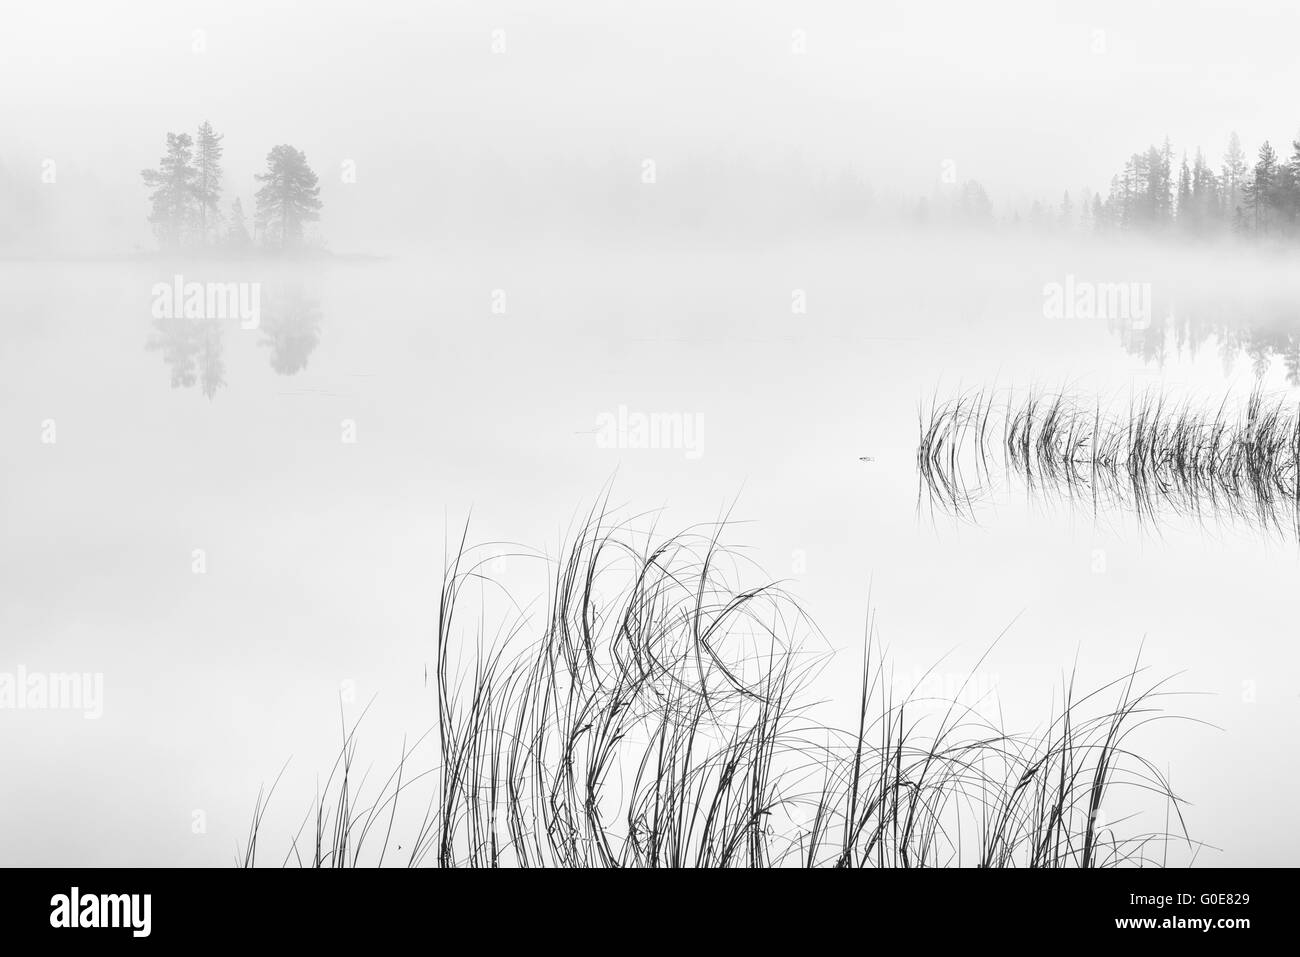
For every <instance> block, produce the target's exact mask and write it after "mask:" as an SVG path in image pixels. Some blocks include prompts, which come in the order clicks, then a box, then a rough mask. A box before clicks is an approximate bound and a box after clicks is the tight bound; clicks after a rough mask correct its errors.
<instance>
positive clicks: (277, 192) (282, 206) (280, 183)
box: [256, 145, 322, 249]
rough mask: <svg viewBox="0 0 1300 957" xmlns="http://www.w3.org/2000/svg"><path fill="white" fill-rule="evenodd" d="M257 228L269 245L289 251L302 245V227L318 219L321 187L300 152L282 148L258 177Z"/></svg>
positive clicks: (270, 157)
mask: <svg viewBox="0 0 1300 957" xmlns="http://www.w3.org/2000/svg"><path fill="white" fill-rule="evenodd" d="M257 181H258V182H259V183H261V184H262V187H261V189H259V190H258V191H257V197H256V198H257V225H258V227H259V228H260V229H261V230H262V231H263V235H264V236H265V241H266V242H267V243H268V244H271V245H276V246H279V247H280V248H281V249H289V248H292V247H294V246H297V245H299V244H300V243H301V242H302V235H303V225H304V224H306V223H309V222H315V221H317V220H319V219H320V208H321V205H322V204H321V201H320V186H319V185H318V182H319V181H318V179H317V176H316V174H315V173H314V172H312V168H311V167H310V166H308V165H307V157H306V156H305V155H303V153H302V151H301V150H297V149H294V148H293V147H292V146H288V145H281V146H277V147H275V148H274V149H272V150H271V152H270V153H268V154H267V155H266V172H265V173H258V174H257Z"/></svg>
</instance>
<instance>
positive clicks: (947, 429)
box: [916, 386, 1300, 538]
mask: <svg viewBox="0 0 1300 957" xmlns="http://www.w3.org/2000/svg"><path fill="white" fill-rule="evenodd" d="M918 426H919V429H920V440H919V443H918V446H917V453H916V455H917V476H918V485H919V488H918V507H919V506H920V505H921V503H922V501H925V502H927V503H928V504H929V506H930V507H931V509H932V510H937V511H940V512H943V513H946V514H948V515H950V516H954V517H957V518H960V519H966V520H971V521H977V519H978V511H979V508H980V506H982V505H985V504H988V503H990V502H993V501H995V500H996V499H997V498H998V495H999V494H1000V493H1001V492H1003V491H1006V490H1007V489H1008V487H1010V486H1011V485H1012V484H1018V485H1019V486H1020V487H1022V488H1023V489H1024V490H1025V491H1026V492H1028V493H1030V494H1035V495H1037V496H1039V497H1040V498H1043V499H1046V500H1053V501H1058V500H1059V501H1064V502H1066V503H1068V504H1071V505H1076V506H1077V505H1082V506H1084V507H1086V508H1088V509H1090V510H1091V512H1092V514H1093V515H1094V517H1096V516H1097V515H1099V514H1100V513H1101V512H1102V511H1105V510H1124V511H1128V512H1131V513H1132V514H1134V515H1135V516H1136V517H1137V519H1138V521H1139V522H1140V523H1143V524H1147V525H1155V524H1158V523H1159V522H1160V521H1161V519H1162V518H1164V517H1166V516H1172V517H1175V518H1181V519H1190V520H1192V521H1194V522H1196V523H1201V524H1203V523H1205V522H1207V521H1210V520H1214V521H1218V522H1220V523H1227V524H1231V523H1239V524H1244V525H1245V526H1246V527H1249V528H1251V529H1253V530H1263V531H1271V532H1276V533H1282V534H1291V535H1294V536H1296V537H1297V538H1300V407H1297V406H1296V404H1295V402H1294V401H1293V400H1291V399H1288V398H1287V397H1286V396H1281V395H1279V396H1275V397H1271V398H1270V397H1269V396H1267V395H1265V393H1264V392H1263V391H1262V389H1261V388H1259V387H1258V386H1257V387H1256V388H1255V389H1253V390H1252V391H1251V393H1250V395H1249V396H1248V397H1247V398H1246V399H1245V400H1244V401H1242V400H1239V399H1238V400H1234V399H1233V398H1232V396H1231V395H1225V396H1224V397H1223V398H1222V399H1221V400H1219V401H1218V402H1208V403H1196V402H1195V401H1194V400H1193V398H1191V397H1184V398H1182V399H1180V400H1179V399H1175V398H1173V397H1171V396H1170V395H1168V394H1166V393H1165V392H1163V391H1161V390H1159V389H1148V390H1146V391H1144V392H1141V393H1138V392H1134V393H1133V394H1132V395H1131V396H1130V397H1129V399H1128V402H1127V403H1116V402H1105V401H1103V400H1102V399H1101V398H1100V397H1096V398H1093V399H1091V400H1087V399H1084V398H1082V397H1080V396H1078V395H1076V394H1073V393H1072V392H1070V391H1068V390H1059V391H1049V390H1039V389H1029V390H1027V391H1025V392H1023V393H1020V394H1017V393H1016V392H1015V390H1012V391H1010V392H1009V393H1008V394H1007V395H1006V396H1005V397H1001V396H999V395H998V394H997V392H996V390H993V389H980V390H972V391H968V392H963V393H961V394H959V395H957V396H955V397H953V398H951V399H947V400H944V401H940V400H939V399H938V397H936V398H935V399H934V400H933V401H932V402H931V404H930V405H929V406H928V407H926V406H922V407H921V409H920V410H919V411H918Z"/></svg>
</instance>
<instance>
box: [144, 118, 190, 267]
mask: <svg viewBox="0 0 1300 957" xmlns="http://www.w3.org/2000/svg"><path fill="white" fill-rule="evenodd" d="M193 147H194V141H193V140H191V139H190V135H189V134H188V133H168V134H167V152H166V153H165V154H163V157H162V159H161V160H160V161H159V163H158V169H156V170H154V169H146V170H141V171H140V176H141V178H142V179H143V180H144V185H145V186H146V187H148V188H149V189H150V190H152V192H151V193H150V194H149V203H150V207H151V208H150V212H149V222H151V223H153V228H154V233H155V235H157V237H158V242H159V245H161V246H162V248H163V249H167V250H175V249H179V248H180V247H181V246H182V245H183V244H184V242H185V239H186V234H187V232H188V230H189V228H190V226H192V225H193V223H194V180H195V170H194V165H193V158H194V154H193Z"/></svg>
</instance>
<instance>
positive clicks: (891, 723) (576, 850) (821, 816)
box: [241, 508, 1194, 867]
mask: <svg viewBox="0 0 1300 957" xmlns="http://www.w3.org/2000/svg"><path fill="white" fill-rule="evenodd" d="M725 529H726V526H725V525H724V524H718V525H709V526H701V527H695V528H691V529H687V530H685V531H683V532H681V533H679V534H675V535H670V536H666V537H657V536H656V535H655V534H654V532H653V529H651V530H650V532H649V533H642V532H639V531H637V530H636V529H635V528H634V527H633V523H631V522H619V521H614V520H613V519H611V518H610V516H609V515H608V514H607V512H606V511H605V510H604V509H603V508H601V509H597V510H595V511H593V512H592V513H591V514H589V515H588V516H587V517H586V519H585V520H584V522H583V523H582V524H581V527H580V528H579V529H578V531H577V532H576V534H575V535H574V536H573V537H572V540H571V542H570V544H569V546H568V548H567V549H566V550H565V551H564V552H563V553H562V557H561V558H560V559H558V560H556V561H554V562H548V563H547V564H546V567H547V568H548V569H549V572H548V579H549V580H550V585H549V589H548V599H547V601H546V603H545V607H544V609H540V608H539V609H531V608H528V607H523V606H513V605H511V606H510V607H513V608H516V609H517V610H516V611H515V612H513V613H512V614H511V616H510V617H509V618H508V619H507V622H506V625H505V627H504V629H503V630H501V631H500V632H498V631H497V630H496V629H494V628H493V627H490V626H489V624H488V620H487V617H488V616H487V614H486V613H485V611H484V607H485V604H484V602H485V600H484V598H483V596H484V595H486V594H490V591H489V590H490V589H491V588H492V587H493V585H494V582H493V576H492V575H491V568H492V559H491V557H490V556H489V555H486V554H479V553H477V552H476V550H475V549H472V548H467V547H466V544H465V541H464V540H463V539H462V541H461V542H460V545H459V547H458V548H457V549H456V550H455V554H454V555H452V556H451V557H450V560H449V563H448V568H447V572H446V574H445V579H444V582H443V586H442V593H441V601H440V607H439V613H438V624H437V634H436V636H435V637H434V645H435V647H434V655H435V657H434V662H433V669H432V674H431V675H430V685H431V687H430V694H431V698H432V701H431V709H432V711H433V713H434V716H435V721H434V725H433V728H432V729H431V731H430V739H429V743H431V744H432V751H433V754H432V759H431V760H430V762H429V763H428V764H427V765H425V766H423V767H422V768H421V769H420V770H418V771H417V770H416V769H415V768H414V766H413V765H414V761H413V759H412V757H411V755H412V754H413V753H414V746H411V747H408V746H406V745H404V746H403V751H402V757H401V759H400V761H399V762H398V764H397V767H396V768H395V770H393V771H392V772H391V774H390V775H389V776H388V777H387V779H386V780H385V781H383V782H382V784H380V786H379V787H378V788H377V789H373V790H372V791H367V789H366V787H365V783H366V782H365V780H364V778H363V780H362V781H360V782H358V780H357V777H358V772H357V770H356V767H355V750H356V742H357V737H356V734H357V732H356V726H355V725H353V726H352V727H351V728H344V730H343V743H342V747H341V749H340V753H339V756H338V760H337V762H336V764H335V767H334V768H333V769H332V771H331V773H330V775H329V777H328V778H327V780H326V782H325V785H324V787H323V788H322V789H321V790H320V792H319V793H318V795H317V797H316V798H315V800H314V801H313V803H312V805H311V808H310V810H309V811H308V813H307V815H306V816H305V817H304V818H303V819H302V822H301V825H300V826H299V828H298V831H297V832H296V834H291V835H290V837H289V839H288V840H287V842H286V843H287V844H288V847H287V849H284V854H283V856H280V855H279V852H278V851H277V857H276V859H275V860H273V861H272V863H280V864H297V865H302V866H318V867H339V866H355V865H358V864H367V865H368V864H381V863H382V864H398V863H400V864H402V865H406V866H418V865H438V866H442V867H460V866H471V867H497V866H521V867H685V866H704V867H774V866H806V867H946V866H958V865H976V866H981V867H1105V866H1117V865H1141V864H1145V865H1151V864H1160V863H1163V862H1165V861H1167V860H1168V855H1169V854H1170V852H1171V847H1173V848H1179V847H1181V848H1182V849H1183V850H1184V851H1186V850H1188V849H1193V848H1194V845H1193V844H1192V842H1191V841H1190V840H1189V839H1188V837H1187V833H1186V828H1185V827H1184V826H1183V825H1182V815H1181V808H1182V802H1181V801H1180V800H1179V798H1177V797H1176V796H1175V794H1174V793H1173V791H1172V789H1171V788H1170V785H1169V782H1168V779H1167V778H1166V776H1165V775H1164V774H1163V773H1162V772H1161V771H1160V770H1159V769H1158V768H1157V766H1156V764H1155V763H1154V761H1153V760H1151V759H1150V758H1149V757H1146V756H1143V755H1142V754H1141V753H1139V752H1137V751H1136V750H1134V748H1133V747H1132V744H1133V738H1134V736H1135V735H1136V734H1138V733H1140V732H1142V731H1143V730H1144V729H1145V728H1147V727H1149V726H1150V725H1151V724H1152V723H1153V722H1156V721H1160V720H1162V719H1165V718H1169V717H1175V715H1169V714H1166V713H1165V712H1164V710H1163V707H1162V706H1163V704H1164V702H1165V699H1166V698H1167V697H1168V696H1169V695H1170V694H1171V692H1170V691H1168V690H1167V689H1166V687H1165V682H1164V681H1160V680H1151V679H1149V678H1148V677H1147V675H1146V673H1145V670H1144V668H1143V667H1141V666H1140V665H1139V664H1136V663H1135V664H1134V665H1133V666H1132V667H1131V668H1130V669H1128V670H1127V671H1126V672H1125V673H1123V674H1121V675H1120V676H1118V677H1117V678H1115V679H1114V680H1113V681H1111V682H1109V683H1106V684H1104V685H1102V686H1101V687H1095V688H1092V689H1090V690H1087V691H1081V690H1079V689H1077V688H1076V687H1075V679H1074V676H1073V675H1066V676H1064V677H1063V679H1062V684H1061V686H1060V689H1059V697H1058V695H1057V693H1056V692H1053V695H1052V698H1053V700H1054V701H1055V705H1054V707H1053V708H1052V709H1051V711H1050V712H1049V713H1048V714H1047V715H1046V716H1045V719H1044V720H1043V721H1042V723H1041V724H1040V725H1039V726H1038V727H1037V728H1035V729H1033V730H1030V731H1025V732H1018V733H1017V732H1010V731H1007V730H1005V729H1003V728H1002V727H1001V723H1000V721H998V720H995V719H994V718H993V717H991V716H990V715H995V714H997V706H996V702H991V701H978V702H967V703H958V701H956V700H954V701H949V702H947V703H946V704H943V705H942V706H940V707H937V708H936V706H935V704H934V703H933V702H924V701H920V700H918V699H917V698H916V696H915V693H914V692H907V691H900V690H899V686H898V684H897V682H895V681H893V680H891V675H890V671H889V668H888V665H887V663H886V662H885V661H884V660H883V656H882V654H881V651H880V643H879V641H878V640H877V639H876V638H875V636H874V635H873V634H872V630H871V629H870V628H869V629H868V635H867V638H866V641H865V643H864V645H863V649H864V650H863V652H862V655H861V657H860V658H857V660H856V661H855V662H844V661H841V660H839V659H837V658H835V657H834V655H833V654H832V653H831V652H830V651H828V650H827V646H826V643H825V640H824V638H823V637H822V636H821V635H820V634H819V632H818V631H817V629H816V628H815V626H814V625H813V624H812V622H811V621H810V620H809V619H808V617H807V616H806V615H805V614H804V613H803V611H802V610H801V609H800V607H799V606H798V604H797V603H796V602H795V600H794V599H793V598H792V597H791V596H790V595H789V594H788V593H787V592H786V591H785V590H783V589H782V587H780V585H778V584H761V585H757V586H755V585H748V584H744V581H743V580H744V579H745V578H747V577H750V576H751V574H752V569H751V568H750V567H749V566H748V565H747V564H746V562H745V560H744V558H743V556H742V555H741V553H739V552H737V551H735V550H733V549H731V548H729V547H727V546H726V545H725V544H724V543H723V540H722V535H723V533H724V531H725ZM498 604H499V603H498ZM489 635H494V636H495V637H492V638H489V637H487V636H489ZM990 650H991V649H990ZM855 657H856V656H855ZM832 664H833V665H834V667H835V668H836V669H843V668H845V667H850V668H853V669H855V670H857V672H858V675H857V678H856V680H854V681H853V684H855V685H856V686H857V689H858V690H857V693H856V704H855V706H854V707H853V709H852V712H853V715H854V718H853V720H852V721H851V722H849V723H848V724H847V726H845V727H837V726H833V725H831V724H828V723H826V722H825V721H824V720H823V718H822V716H823V714H824V713H825V712H826V711H827V710H828V709H829V708H830V704H829V703H828V702H823V701H819V700H818V699H817V698H816V696H815V684H816V682H817V681H818V679H819V677H821V676H824V674H825V672H826V669H827V668H828V666H831V665H832ZM956 697H957V698H961V697H962V696H961V695H958V696H956ZM418 743H419V742H417V744H418ZM420 787H423V788H424V789H425V790H426V791H427V792H428V796H427V798H426V799H425V800H424V801H423V802H422V803H421V801H420V799H419V798H416V797H414V796H413V795H414V794H415V792H416V791H417V790H418V789H419V788H420ZM274 791H275V787H274V786H273V787H272V788H271V789H270V791H269V792H267V793H264V794H259V795H258V800H257V803H256V805H255V810H254V814H253V820H252V822H251V825H250V829H249V835H248V838H247V841H246V843H245V847H244V850H243V855H242V858H241V862H242V863H243V864H245V865H248V866H252V865H255V864H257V863H258V862H259V859H260V858H259V854H261V857H263V858H264V857H265V852H264V850H263V848H264V845H265V843H266V841H267V837H266V834H265V832H266V828H267V825H266V814H267V808H268V805H269V803H270V799H271V796H272V794H273V793H274ZM363 792H365V796H364V797H363V796H362V795H363ZM421 793H423V792H421ZM399 805H401V806H402V807H403V809H404V811H405V813H399ZM1130 812H1132V814H1131V815H1130ZM1149 817H1155V818H1157V819H1158V822H1157V824H1156V825H1155V826H1154V827H1152V826H1145V827H1144V826H1142V824H1141V823H1140V822H1141V821H1142V820H1144V819H1147V818H1149ZM395 820H401V821H402V822H403V823H402V824H401V825H399V827H398V830H399V831H400V832H401V833H400V834H399V835H396V836H395V835H394V821H395Z"/></svg>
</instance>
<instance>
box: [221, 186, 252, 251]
mask: <svg viewBox="0 0 1300 957" xmlns="http://www.w3.org/2000/svg"><path fill="white" fill-rule="evenodd" d="M226 244H227V245H228V246H230V248H232V249H247V248H248V247H249V246H251V245H252V244H253V240H252V238H251V237H250V236H249V235H248V217H247V216H245V215H244V204H243V203H242V202H241V201H240V199H239V197H238V196H236V197H235V201H234V202H233V203H231V204H230V229H229V230H228V231H227V232H226Z"/></svg>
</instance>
